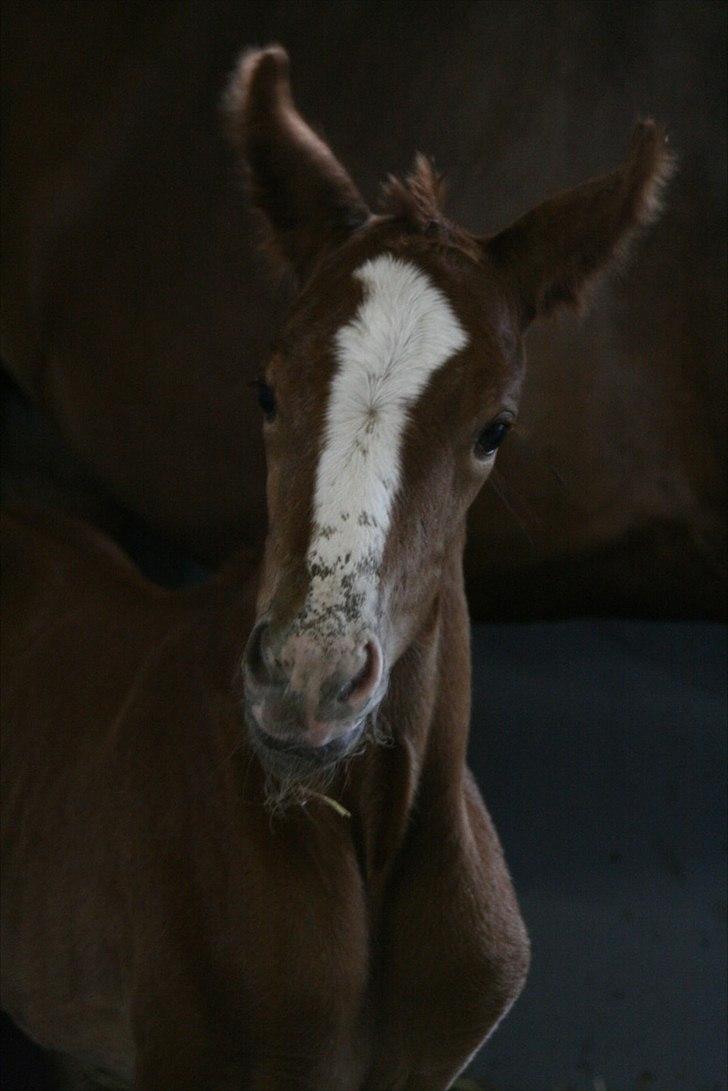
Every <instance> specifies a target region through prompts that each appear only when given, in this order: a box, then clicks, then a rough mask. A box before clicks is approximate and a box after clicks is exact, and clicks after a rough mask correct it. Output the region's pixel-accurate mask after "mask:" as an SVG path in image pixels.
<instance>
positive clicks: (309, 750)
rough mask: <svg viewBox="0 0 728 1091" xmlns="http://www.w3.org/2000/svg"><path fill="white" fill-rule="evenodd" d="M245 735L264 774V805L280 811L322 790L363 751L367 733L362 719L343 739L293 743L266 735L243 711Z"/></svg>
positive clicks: (318, 793)
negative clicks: (318, 743) (308, 743)
mask: <svg viewBox="0 0 728 1091" xmlns="http://www.w3.org/2000/svg"><path fill="white" fill-rule="evenodd" d="M246 724H247V732H248V738H249V740H250V744H251V747H252V749H253V752H254V753H255V755H256V757H257V758H258V761H259V762H260V765H261V768H262V769H263V772H264V774H265V801H266V806H267V807H268V808H269V809H270V810H273V811H280V810H283V809H285V808H286V807H289V806H292V805H299V806H300V805H303V804H305V803H306V802H307V801H308V800H309V799H310V798H311V796H313V795H321V794H322V793H325V792H326V790H327V789H328V788H330V787H331V785H332V783H333V782H334V780H335V779H336V777H337V774H338V773H339V772H340V771H341V770H342V769H344V768H345V767H346V765H347V764H348V762H350V761H351V760H352V758H354V757H356V756H357V755H358V754H361V753H362V751H363V750H364V748H365V746H366V744H367V742H368V740H369V738H370V736H371V732H370V731H369V730H368V728H367V721H366V719H364V720H362V721H360V723H358V724H356V725H354V727H353V728H352V729H351V730H350V731H349V732H348V733H347V734H346V736H345V738H344V739H336V740H334V741H333V742H332V743H329V744H327V745H325V746H320V747H312V746H297V745H295V744H293V743H286V742H285V741H283V740H279V739H273V738H271V737H270V736H267V735H266V734H265V733H264V732H263V731H261V729H260V727H258V725H257V723H256V722H255V720H254V718H253V717H252V716H251V715H250V713H249V712H248V713H247V714H246Z"/></svg>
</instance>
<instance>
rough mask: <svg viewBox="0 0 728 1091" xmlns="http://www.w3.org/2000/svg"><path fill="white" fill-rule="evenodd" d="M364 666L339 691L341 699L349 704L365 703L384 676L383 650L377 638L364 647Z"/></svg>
mask: <svg viewBox="0 0 728 1091" xmlns="http://www.w3.org/2000/svg"><path fill="white" fill-rule="evenodd" d="M364 654H365V656H366V658H365V662H364V666H363V667H362V669H361V670H360V671H359V673H358V674H357V675H356V677H354V678H352V679H351V681H350V682H347V684H346V685H345V686H344V688H343V689H342V690H341V691H340V693H339V700H340V701H341V702H342V703H344V704H347V705H355V706H356V705H363V704H364V702H365V701H367V700H368V699H369V697H371V695H372V693H374V690H375V689H376V688H377V686H378V685H379V680H380V678H381V677H382V650H381V648H380V647H379V642H378V641H377V640H370V641H369V642H368V643H367V645H366V647H365V648H364Z"/></svg>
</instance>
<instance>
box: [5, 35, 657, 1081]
mask: <svg viewBox="0 0 728 1091" xmlns="http://www.w3.org/2000/svg"><path fill="white" fill-rule="evenodd" d="M228 114H229V119H230V127H231V132H232V134H233V138H234V141H235V143H236V144H237V146H238V147H239V150H240V152H241V156H242V159H243V162H244V163H245V165H246V168H247V170H248V171H249V174H250V180H251V184H252V190H253V195H254V200H255V202H256V204H257V205H258V208H259V209H260V211H261V213H262V215H263V216H264V218H265V220H266V223H267V225H268V229H269V237H270V242H271V244H272V247H273V248H274V249H275V251H276V252H277V253H278V254H279V255H280V256H281V257H282V258H283V259H284V260H285V261H286V262H287V263H288V264H289V265H290V266H291V267H292V269H293V270H294V272H295V273H296V275H297V277H298V283H299V290H298V292H297V295H296V299H295V302H294V305H293V308H292V310H291V313H290V315H289V318H288V320H287V323H286V325H285V328H284V330H283V333H282V335H281V337H280V338H279V339H278V341H277V343H276V346H275V349H274V352H273V356H272V359H271V361H270V365H269V368H268V371H267V374H266V377H265V379H261V382H260V400H261V406H262V408H263V411H264V413H265V416H266V418H267V423H266V426H265V431H266V444H267V455H268V506H269V516H270V531H269V535H268V540H267V543H266V549H265V556H264V559H263V564H262V567H261V569H260V571H259V572H257V570H256V568H255V566H254V564H253V563H252V562H251V560H250V559H249V558H245V557H243V558H238V560H237V561H235V562H234V563H232V564H231V565H230V566H229V567H228V568H226V569H225V570H224V571H223V572H222V573H221V574H220V575H219V576H218V577H217V578H216V580H215V581H214V582H213V583H211V584H208V585H206V586H203V587H200V588H196V589H193V590H188V591H183V592H174V593H172V592H166V591H162V590H160V589H159V588H155V587H153V586H151V585H149V584H147V583H146V582H145V581H144V580H143V579H142V578H141V577H140V576H139V575H138V574H137V573H136V572H135V570H134V569H133V568H132V566H131V565H129V563H128V562H127V561H126V560H125V559H124V557H123V556H122V555H121V554H120V553H119V552H118V551H117V550H116V548H115V547H113V546H111V545H110V544H109V543H108V542H107V541H106V540H105V539H104V538H103V537H102V536H101V535H100V534H99V533H98V532H97V531H93V530H91V529H90V528H88V527H85V526H84V525H82V524H80V523H75V522H74V521H72V520H68V519H67V520H63V519H61V517H59V516H53V515H48V514H45V515H43V514H38V513H35V512H33V511H32V510H20V511H18V512H16V513H14V514H9V515H8V516H6V519H5V533H6V544H5V549H6V556H7V558H8V560H7V566H6V579H5V588H6V591H5V594H6V601H5V603H4V611H5V613H4V616H5V625H4V634H3V635H4V640H5V648H4V653H3V669H4V672H5V679H4V686H3V690H4V704H5V719H6V722H7V724H8V725H9V729H8V731H7V732H6V740H5V743H4V750H3V777H4V778H5V783H4V800H3V807H4V814H3V819H4V841H3V856H4V863H3V866H4V871H5V874H4V883H5V891H6V894H5V898H4V906H3V913H4V927H3V942H4V943H5V944H6V948H7V949H6V951H5V954H4V958H3V964H4V973H5V983H4V994H3V1004H4V1006H5V1007H6V1009H7V1010H8V1011H9V1012H10V1014H11V1015H12V1016H13V1018H15V1019H16V1020H17V1021H18V1023H19V1024H20V1025H21V1026H22V1027H23V1028H24V1029H25V1030H26V1031H27V1032H28V1034H29V1035H30V1036H31V1037H32V1038H34V1039H35V1040H36V1041H38V1042H40V1043H41V1044H42V1045H44V1046H45V1047H46V1048H48V1049H51V1050H53V1051H54V1052H56V1053H58V1054H60V1055H62V1056H63V1057H64V1058H66V1062H67V1067H68V1063H72V1065H73V1066H74V1067H75V1069H76V1071H77V1072H78V1071H81V1072H82V1073H83V1074H84V1076H85V1077H88V1076H89V1075H90V1076H91V1077H92V1078H93V1079H95V1080H96V1082H97V1083H98V1084H100V1085H102V1086H104V1085H105V1086H135V1087H137V1088H160V1089H162V1088H164V1089H167V1088H187V1087H189V1088H200V1087H215V1088H221V1089H224V1088H228V1087H229V1088H240V1087H245V1088H251V1089H256V1091H257V1089H261V1091H262V1089H263V1088H266V1089H272V1088H281V1089H283V1088H291V1087H301V1088H306V1087H308V1088H320V1089H332V1091H333V1089H335V1088H336V1089H341V1091H357V1089H362V1091H364V1089H366V1091H375V1089H377V1091H384V1089H393V1088H399V1089H405V1088H406V1089H410V1091H415V1089H418V1091H426V1089H427V1088H431V1089H433V1091H434V1089H444V1088H446V1087H448V1086H449V1085H450V1083H451V1082H452V1080H453V1079H454V1077H455V1076H456V1074H457V1073H458V1072H459V1071H460V1070H461V1069H462V1068H463V1066H464V1065H465V1064H467V1062H468V1059H469V1058H470V1056H471V1055H472V1054H473V1052H474V1051H475V1050H476V1049H477V1048H478V1046H479V1045H480V1043H481V1042H482V1041H483V1040H484V1039H485V1038H486V1037H487V1035H488V1034H489V1033H490V1032H491V1031H492V1029H493V1028H494V1026H495V1025H496V1024H497V1022H498V1020H499V1019H500V1018H502V1016H503V1015H504V1014H505V1012H506V1011H507V1010H508V1008H509V1007H510V1005H511V1004H512V1003H513V1001H514V999H515V998H516V996H517V995H518V993H519V991H520V989H521V987H522V985H523V981H524V977H525V973H526V968H527V962H528V942H527V938H526V933H525V929H524V926H523V923H522V921H521V918H520V914H519V911H518V906H517V903H516V899H515V895H514V893H513V889H512V886H511V883H510V880H509V877H508V874H507V870H506V867H505V864H504V861H503V856H502V853H501V850H500V847H499V844H498V840H497V836H496V834H495V832H494V830H493V827H492V824H491V822H490V819H489V817H488V814H487V811H486V810H485V807H484V805H483V802H482V800H481V798H480V795H479V793H478V791H477V788H476V786H475V785H474V783H473V780H472V778H471V776H470V774H469V772H468V770H467V766H466V762H465V751H466V742H467V730H468V718H469V677H470V675H469V671H470V667H469V648H468V618H467V609H466V604H465V597H464V590H463V577H462V553H463V544H464V527H465V516H466V512H467V508H468V506H469V504H470V503H471V501H472V499H473V498H474V496H475V495H476V493H477V491H478V489H479V487H480V485H481V484H482V482H483V481H484V480H485V478H486V477H487V476H488V473H489V472H490V471H491V469H492V466H493V462H494V459H495V453H496V448H497V447H498V445H499V443H500V442H501V441H502V440H503V439H504V437H505V435H506V434H507V431H508V428H509V426H510V424H511V422H512V420H513V419H514V417H515V414H516V411H517V403H518V396H519V391H520V384H521V378H522V372H523V352H522V346H521V334H522V331H523V329H524V328H525V326H526V325H527V324H528V322H529V321H530V320H531V319H532V318H533V317H535V316H536V315H537V314H539V313H543V312H545V311H548V310H549V309H551V308H552V307H553V306H555V305H556V304H558V303H561V302H576V301H578V299H579V298H580V296H581V293H582V290H583V287H584V285H585V283H586V282H587V281H588V280H589V279H590V278H591V277H593V276H594V275H595V274H596V273H598V272H599V271H600V269H601V268H602V267H603V266H604V265H605V264H607V263H608V262H609V260H610V259H611V258H612V257H613V256H614V255H615V254H616V253H619V252H621V251H622V250H623V249H624V247H625V245H626V243H627V242H628V240H629V238H630V236H631V235H632V234H633V233H634V231H635V230H636V229H637V228H639V227H640V225H641V224H643V223H645V222H647V221H648V220H649V219H650V218H651V217H652V216H653V214H654V212H655V209H656V202H657V195H658V190H659V187H660V185H661V184H662V182H663V181H664V179H665V177H666V176H667V174H668V173H669V169H670V157H669V155H668V154H667V152H666V150H665V147H664V139H663V136H662V133H661V132H660V130H659V129H658V127H657V126H655V125H654V124H652V123H645V124H643V125H641V126H639V127H638V129H637V130H636V133H635V136H634V138H633V143H632V146H631V148H630V153H629V156H628V158H627V159H626V161H625V163H624V164H623V166H622V167H621V168H619V170H617V171H615V172H614V173H613V174H611V175H608V176H606V177H604V178H601V179H596V180H594V181H592V182H590V183H587V184H586V185H584V186H582V187H580V188H579V189H577V190H574V191H571V192H569V193H566V194H562V195H560V196H559V197H557V198H554V199H553V200H552V201H549V202H547V203H546V204H545V205H543V206H541V207H540V208H539V209H536V210H535V211H534V212H532V213H530V214H529V215H528V216H526V217H524V218H523V219H522V220H520V221H518V222H517V223H516V224H515V225H514V226H513V227H511V228H510V229H508V230H506V231H504V232H502V233H501V234H500V235H497V236H495V237H494V238H492V239H478V238H476V237H474V236H471V235H468V234H466V233H465V232H463V231H462V230H460V229H459V228H457V227H456V226H455V225H454V224H452V223H450V222H449V221H448V220H447V219H446V218H445V216H444V214H443V212H442V209H441V207H440V205H439V187H438V181H437V179H436V177H435V176H434V174H433V172H432V170H431V169H430V167H429V165H428V164H427V163H426V162H425V161H423V160H420V161H419V162H418V163H417V166H416V169H415V172H414V174H413V175H412V176H411V177H410V178H409V179H408V180H407V181H406V182H399V181H396V180H393V181H391V182H390V184H389V185H388V188H387V191H386V195H385V210H384V212H383V213H382V214H381V215H372V214H371V213H370V211H369V209H368V208H367V207H366V205H365V204H364V202H363V200H362V199H361V197H360V195H359V193H358V191H357V190H356V187H355V186H354V184H353V182H352V181H351V179H350V178H349V177H348V175H347V174H346V172H345V171H344V169H343V168H342V167H341V165H340V164H339V163H338V161H337V160H336V159H335V158H334V156H333V154H332V152H331V151H330V149H329V148H328V147H327V146H326V144H325V143H324V142H323V141H322V140H320V139H319V138H318V137H316V136H315V135H314V134H313V133H312V131H311V130H310V129H309V127H308V126H307V124H306V122H305V121H304V120H303V119H302V118H301V116H300V115H299V113H298V112H297V110H296V108H295V106H294V104H293V101H292V98H291V95H290V88H289V84H288V77H287V60H286V56H285V53H284V52H283V51H282V50H281V49H280V48H278V47H270V48H268V49H266V50H263V51H258V52H255V53H253V54H251V55H249V56H248V57H247V58H245V59H244V61H243V63H242V64H241V66H240V69H239V71H238V72H237V74H236V76H235V78H234V79H233V82H232V84H231V89H230V93H229V100H228ZM382 743H386V744H387V745H381V744H382Z"/></svg>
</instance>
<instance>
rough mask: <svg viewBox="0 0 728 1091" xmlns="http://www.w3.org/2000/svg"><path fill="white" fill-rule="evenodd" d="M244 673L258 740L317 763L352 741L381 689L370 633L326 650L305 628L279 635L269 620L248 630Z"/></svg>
mask: <svg viewBox="0 0 728 1091" xmlns="http://www.w3.org/2000/svg"><path fill="white" fill-rule="evenodd" d="M244 673H245V705H246V714H247V719H248V723H249V725H250V728H251V731H252V732H253V735H254V739H255V741H256V743H257V744H258V745H259V746H260V747H263V748H264V749H268V750H270V751H271V752H278V753H282V754H284V755H285V754H288V755H290V756H291V757H292V758H297V759H304V758H305V759H307V760H311V761H314V762H316V763H319V764H329V763H332V762H334V761H338V760H339V759H340V758H342V757H344V756H345V755H346V754H347V753H349V752H350V751H351V750H352V749H353V748H354V747H355V745H356V743H357V742H358V740H359V738H360V736H361V734H362V731H363V728H364V722H365V720H366V717H367V715H368V714H369V712H371V711H372V709H373V708H374V707H375V705H376V704H377V702H378V701H379V700H380V698H381V696H382V692H383V688H384V683H383V676H384V662H383V655H382V648H381V645H380V643H379V640H378V639H377V637H376V636H375V635H374V634H367V635H366V637H364V638H362V639H361V640H358V641H356V642H353V643H352V644H351V645H345V644H344V643H343V642H342V644H341V646H339V647H331V646H328V647H327V648H326V649H325V650H324V649H322V646H321V644H320V642H318V641H317V640H316V639H315V638H314V637H313V636H312V635H310V634H308V633H305V632H304V633H294V634H291V633H290V632H289V633H286V632H283V633H276V631H275V630H274V629H273V627H272V626H271V625H270V623H269V622H268V620H267V619H263V620H262V621H259V622H258V623H257V624H256V626H255V628H254V629H253V631H252V633H251V634H250V638H249V640H248V644H247V647H246V650H245V658H244Z"/></svg>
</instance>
